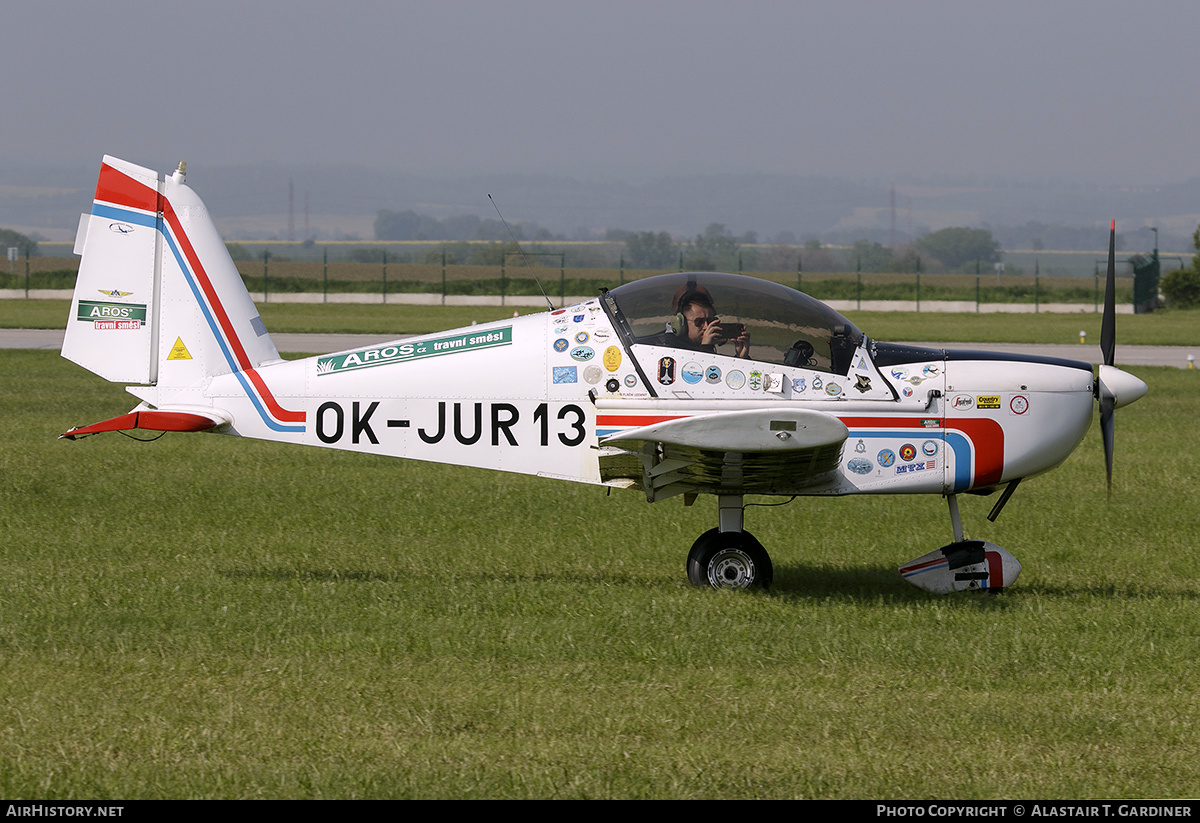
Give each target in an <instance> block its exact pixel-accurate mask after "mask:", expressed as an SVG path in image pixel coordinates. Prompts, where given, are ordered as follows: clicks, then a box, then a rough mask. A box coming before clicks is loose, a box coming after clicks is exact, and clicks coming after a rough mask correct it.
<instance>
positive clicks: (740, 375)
mask: <svg viewBox="0 0 1200 823" xmlns="http://www.w3.org/2000/svg"><path fill="white" fill-rule="evenodd" d="M725 385H726V386H728V387H729V388H731V389H740V388H741V387H742V386H744V385H746V374H745V372H742V371H740V370H738V369H734V370H733V371H731V372H730V373H729V374H727V375H725Z"/></svg>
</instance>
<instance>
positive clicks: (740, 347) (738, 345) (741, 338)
mask: <svg viewBox="0 0 1200 823" xmlns="http://www.w3.org/2000/svg"><path fill="white" fill-rule="evenodd" d="M729 342H730V343H732V344H733V356H734V357H741V358H749V357H750V332H749V330H747V329H743V330H742V333H741V334H740V335H738V336H737V337H735V338H733V339H732V340H730V341H729Z"/></svg>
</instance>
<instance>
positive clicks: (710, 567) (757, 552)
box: [687, 529, 775, 589]
mask: <svg viewBox="0 0 1200 823" xmlns="http://www.w3.org/2000/svg"><path fill="white" fill-rule="evenodd" d="M687 575H688V582H689V583H691V584H692V585H693V586H699V587H700V588H713V589H759V588H762V589H765V588H767V587H769V586H770V585H771V579H772V578H773V577H774V575H775V570H774V568H773V567H772V566H771V557H770V555H768V554H767V550H766V549H764V548H763V545H762V543H759V542H758V540H756V539H755V537H754V535H752V534H750V532H722V531H720V530H719V529H710V530H709V531H706V532H705V533H704V534H702V535H700V537H699V538H698V539H697V540H696V542H695V543H694V544H692V550H691V551H690V552H688V559H687Z"/></svg>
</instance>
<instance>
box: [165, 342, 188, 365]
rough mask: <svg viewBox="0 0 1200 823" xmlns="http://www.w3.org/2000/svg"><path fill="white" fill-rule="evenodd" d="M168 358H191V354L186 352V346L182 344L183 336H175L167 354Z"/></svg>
mask: <svg viewBox="0 0 1200 823" xmlns="http://www.w3.org/2000/svg"><path fill="white" fill-rule="evenodd" d="M167 359H168V360H191V359H192V355H191V354H189V353H188V350H187V346H185V345H183V338H182V337H176V338H175V345H174V346H172V347H171V353H170V354H168V355H167Z"/></svg>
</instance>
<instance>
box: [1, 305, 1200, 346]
mask: <svg viewBox="0 0 1200 823" xmlns="http://www.w3.org/2000/svg"><path fill="white" fill-rule="evenodd" d="M259 310H260V312H261V313H262V318H263V322H265V323H266V324H267V328H268V329H270V330H271V331H272V332H336V333H364V334H426V333H430V332H435V331H441V330H443V329H450V328H458V327H460V326H468V325H470V324H471V323H472V322H477V323H484V322H487V321H489V320H501V319H503V318H505V317H511V316H512V313H513V312H514V311H519V312H520V313H521V314H530V313H531V312H536V311H539V309H537V308H534V307H530V306H520V307H516V308H514V307H512V306H509V307H504V306H410V305H401V304H389V305H380V304H369V303H361V304H344V303H267V304H265V305H260V306H259ZM69 313H70V312H69V305H68V304H67V303H66V301H61V300H0V328H14V329H19V328H25V329H61V328H65V326H66V323H67V315H68V314H69ZM845 314H846V316H847V317H849V318H850V319H851V320H853V321H854V322H855V323H856V324H857V325H858V326H859V328H861V329H862V330H863V331H864V332H866V333H867V334H868V335H869V336H870V337H872V338H873V339H875V340H885V341H886V340H927V341H930V342H958V341H973V342H978V343H1077V342H1079V332H1080V331H1081V330H1083V331H1086V332H1087V339H1088V341H1089V342H1096V343H1098V342H1099V340H1100V315H1098V314H1092V313H1085V314H1015V315H1014V314H937V313H929V312H926V313H923V314H921V313H916V312H855V311H851V312H846V313H845ZM1117 338H1118V341H1119V342H1120V343H1122V344H1125V345H1160V346H1190V345H1196V344H1197V343H1200V309H1193V310H1187V311H1181V310H1164V311H1157V312H1153V313H1151V314H1137V315H1121V316H1120V317H1119V318H1118V319H1117Z"/></svg>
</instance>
